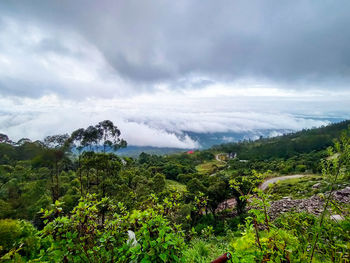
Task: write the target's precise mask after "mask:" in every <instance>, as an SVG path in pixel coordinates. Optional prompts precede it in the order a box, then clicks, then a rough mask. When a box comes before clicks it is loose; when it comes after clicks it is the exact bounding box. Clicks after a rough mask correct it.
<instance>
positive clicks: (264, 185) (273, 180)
mask: <svg viewBox="0 0 350 263" xmlns="http://www.w3.org/2000/svg"><path fill="white" fill-rule="evenodd" d="M304 176H305V175H303V174H293V175H285V176H279V177H274V178H270V179H267V180H266V181H264V182H263V183H262V184H261V185H260V186H259V188H260V189H261V190H263V191H264V190H266V189H267V188H268V187H269V185H270V184H275V183H277V182H278V181H284V180H288V179H293V178H300V177H304Z"/></svg>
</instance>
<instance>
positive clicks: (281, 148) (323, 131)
mask: <svg viewBox="0 0 350 263" xmlns="http://www.w3.org/2000/svg"><path fill="white" fill-rule="evenodd" d="M349 125H350V120H347V121H342V122H339V123H335V124H330V125H328V126H324V127H320V128H314V129H305V130H302V131H299V132H295V133H290V134H286V135H283V136H277V137H273V138H261V139H259V140H256V141H253V142H249V141H244V142H239V143H227V144H221V145H217V146H213V147H212V150H214V151H221V152H235V153H237V155H238V158H240V159H259V160H264V159H270V158H290V157H292V156H294V155H297V154H302V153H309V152H312V151H319V150H323V149H326V148H327V147H328V146H331V145H333V140H334V139H335V138H339V136H340V134H341V132H342V131H343V130H346V129H347V128H348V126H349Z"/></svg>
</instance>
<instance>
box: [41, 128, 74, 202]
mask: <svg viewBox="0 0 350 263" xmlns="http://www.w3.org/2000/svg"><path fill="white" fill-rule="evenodd" d="M68 138H69V135H68V134H63V135H53V136H47V137H46V138H45V139H44V144H45V146H46V148H47V152H46V155H47V157H48V159H49V163H50V166H51V191H52V201H53V202H55V201H56V200H58V198H59V195H60V194H59V174H60V162H62V160H63V158H64V157H65V153H66V151H67V150H68V149H69V141H68ZM54 178H55V182H54Z"/></svg>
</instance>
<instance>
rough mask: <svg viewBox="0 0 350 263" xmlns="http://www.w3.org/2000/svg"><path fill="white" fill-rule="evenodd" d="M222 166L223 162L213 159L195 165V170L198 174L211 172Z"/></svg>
mask: <svg viewBox="0 0 350 263" xmlns="http://www.w3.org/2000/svg"><path fill="white" fill-rule="evenodd" d="M224 166H225V163H223V162H219V161H217V160H213V161H208V162H205V163H201V164H199V165H197V166H196V170H197V172H198V173H199V174H213V173H215V172H217V171H218V170H219V169H220V168H222V167H224Z"/></svg>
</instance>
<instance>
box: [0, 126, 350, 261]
mask: <svg viewBox="0 0 350 263" xmlns="http://www.w3.org/2000/svg"><path fill="white" fill-rule="evenodd" d="M349 124H350V122H349V121H344V122H341V123H338V124H332V125H329V126H326V127H321V128H317V129H310V130H303V131H300V132H297V133H294V134H288V135H284V136H279V137H275V138H269V139H263V138H262V139H260V140H257V141H253V142H240V143H233V144H224V145H219V146H216V147H213V148H211V149H209V150H205V151H194V152H191V153H187V152H183V153H175V154H169V155H167V156H162V155H155V154H147V153H142V154H140V155H139V157H138V158H130V157H124V158H122V157H120V156H118V155H115V154H114V153H110V152H107V151H106V149H109V148H114V149H116V150H118V149H120V148H123V147H125V146H126V142H124V141H122V140H120V138H119V135H120V132H119V130H118V129H117V128H116V126H114V124H113V123H112V122H111V121H103V122H100V123H98V124H96V125H94V126H90V127H88V128H86V129H84V128H82V129H79V130H76V131H74V132H73V133H72V134H71V135H67V134H66V135H55V136H48V137H47V138H45V140H44V141H43V142H38V141H37V142H31V141H30V140H28V139H25V140H21V141H20V142H17V143H13V142H12V141H10V139H9V138H8V137H7V136H5V135H1V136H0V138H2V139H1V141H2V142H1V143H0V262H125V263H126V262H211V261H212V260H214V259H215V258H218V257H219V256H220V255H222V254H224V253H230V255H231V256H232V261H233V262H339V263H340V262H348V259H349V257H350V255H349V251H350V247H349V244H350V242H349V241H350V218H349V214H350V168H349V167H350V130H347V129H348V128H347V127H348V125H349ZM89 149H91V150H92V149H95V151H90V150H89ZM96 150H98V151H96ZM226 153H237V156H236V158H229V156H228V155H226ZM231 157H234V156H232V155H231ZM292 175H293V176H292ZM290 176H292V177H290ZM270 182H271V184H270ZM131 231H132V232H131ZM133 235H135V239H133V238H131V239H130V237H129V236H133Z"/></svg>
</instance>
